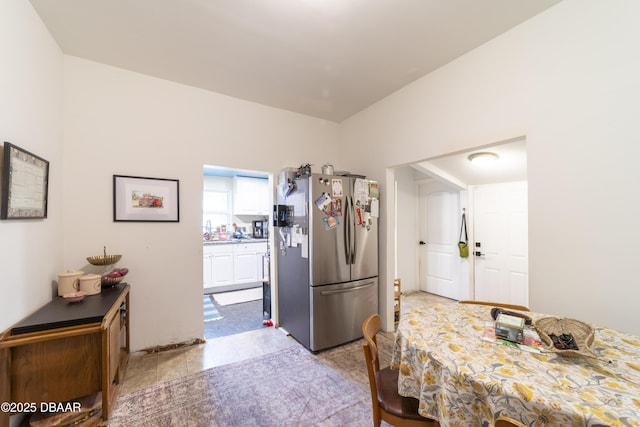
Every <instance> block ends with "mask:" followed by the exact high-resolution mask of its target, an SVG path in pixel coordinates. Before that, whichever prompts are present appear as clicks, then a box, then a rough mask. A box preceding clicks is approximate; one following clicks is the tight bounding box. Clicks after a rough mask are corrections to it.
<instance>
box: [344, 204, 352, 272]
mask: <svg viewBox="0 0 640 427" xmlns="http://www.w3.org/2000/svg"><path fill="white" fill-rule="evenodd" d="M345 204H346V206H345V207H344V255H345V259H346V261H347V264H351V228H350V227H349V219H350V217H351V215H350V212H349V198H348V197H345Z"/></svg>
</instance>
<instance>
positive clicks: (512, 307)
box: [458, 300, 531, 311]
mask: <svg viewBox="0 0 640 427" xmlns="http://www.w3.org/2000/svg"><path fill="white" fill-rule="evenodd" d="M458 303H460V304H479V305H489V306H492V307H501V308H506V309H508V310H520V311H531V310H529V307H525V306H524V305H518V304H506V303H503V302H491V301H471V300H461V301H458Z"/></svg>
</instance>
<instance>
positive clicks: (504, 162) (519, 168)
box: [411, 138, 527, 188]
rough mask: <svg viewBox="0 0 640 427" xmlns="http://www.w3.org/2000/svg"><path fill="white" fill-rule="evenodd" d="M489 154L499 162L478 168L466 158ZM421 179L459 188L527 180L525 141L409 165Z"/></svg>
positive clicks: (519, 140) (519, 139)
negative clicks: (471, 155)
mask: <svg viewBox="0 0 640 427" xmlns="http://www.w3.org/2000/svg"><path fill="white" fill-rule="evenodd" d="M487 151H488V152H491V153H495V154H497V155H498V160H497V161H496V162H495V164H493V165H492V166H491V167H486V168H481V167H478V166H475V165H473V164H471V163H470V162H469V158H468V157H469V155H470V154H472V153H478V152H487ZM411 167H413V168H414V169H415V170H416V171H417V172H418V173H419V174H418V175H417V178H418V179H419V178H420V177H421V176H424V177H426V178H437V179H439V180H440V181H443V182H445V183H447V184H450V185H452V186H454V187H458V188H466V187H467V186H469V185H486V184H498V183H505V182H515V181H526V180H527V146H526V141H525V139H524V138H517V139H515V140H513V141H505V142H503V143H499V144H496V145H492V146H489V147H482V148H478V149H475V150H470V151H465V152H461V153H455V154H450V155H447V156H442V157H438V158H435V159H430V160H426V161H423V162H419V163H415V164H413V165H411Z"/></svg>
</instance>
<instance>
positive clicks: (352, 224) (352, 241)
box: [349, 197, 357, 264]
mask: <svg viewBox="0 0 640 427" xmlns="http://www.w3.org/2000/svg"><path fill="white" fill-rule="evenodd" d="M349 201H350V203H349V205H350V206H351V207H350V214H349V218H350V219H351V221H350V222H349V228H350V229H351V236H352V237H351V239H350V245H351V264H355V263H356V247H357V246H356V207H355V205H354V203H353V199H352V198H351V197H349Z"/></svg>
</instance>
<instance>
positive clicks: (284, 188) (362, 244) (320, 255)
mask: <svg viewBox="0 0 640 427" xmlns="http://www.w3.org/2000/svg"><path fill="white" fill-rule="evenodd" d="M378 192H379V188H378V183H377V182H375V181H370V180H366V179H364V178H363V177H354V176H339V175H322V174H315V173H314V174H308V175H303V176H294V175H292V174H291V172H284V171H283V173H281V174H280V182H279V185H278V205H276V206H274V226H275V227H276V228H275V230H276V233H277V235H276V242H277V251H278V253H277V277H278V292H277V294H278V319H279V326H280V327H282V328H284V329H285V330H286V331H287V332H289V333H290V334H291V335H292V336H293V337H294V338H295V339H296V340H297V341H299V342H300V343H301V344H302V345H304V346H305V347H307V348H308V349H309V350H311V351H319V350H323V349H326V348H329V347H334V346H337V345H340V344H343V343H346V342H349V341H352V340H355V339H357V338H360V337H361V336H362V322H363V321H364V320H365V319H366V317H367V316H369V315H370V314H372V313H377V312H378V213H379V193H378Z"/></svg>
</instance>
